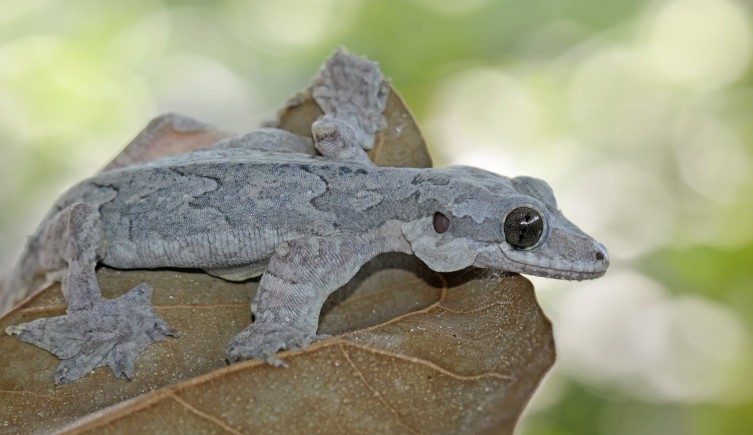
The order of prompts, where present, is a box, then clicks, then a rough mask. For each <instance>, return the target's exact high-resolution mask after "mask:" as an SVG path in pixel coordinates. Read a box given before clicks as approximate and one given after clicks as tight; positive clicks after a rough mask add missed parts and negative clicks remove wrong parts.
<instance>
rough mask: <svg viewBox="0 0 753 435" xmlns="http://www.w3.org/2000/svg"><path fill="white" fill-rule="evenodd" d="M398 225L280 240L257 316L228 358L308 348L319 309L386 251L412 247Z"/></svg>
mask: <svg viewBox="0 0 753 435" xmlns="http://www.w3.org/2000/svg"><path fill="white" fill-rule="evenodd" d="M399 234H400V233H399V227H398V226H397V225H396V224H395V223H387V224H385V225H384V226H383V227H382V228H380V229H378V230H376V231H373V232H371V233H368V234H365V235H363V236H361V237H356V236H352V235H351V236H349V237H332V238H325V237H307V238H302V239H296V240H293V241H290V242H286V243H283V244H281V245H279V246H278V247H277V249H276V252H275V254H274V255H273V256H272V258H271V259H270V262H269V265H268V266H267V270H266V272H264V275H263V276H262V279H261V282H260V284H259V289H258V291H257V293H256V298H255V299H254V301H253V303H252V304H251V311H252V312H253V313H254V315H255V321H254V323H252V324H251V325H250V326H248V327H247V328H246V329H244V330H243V331H241V332H240V333H239V334H238V335H237V336H235V338H233V340H232V341H231V342H230V344H229V345H228V347H227V349H226V355H227V358H228V361H230V362H235V361H239V360H244V359H252V358H254V359H260V360H263V361H266V362H268V363H269V364H272V365H275V366H280V365H284V363H283V362H282V361H280V360H278V359H275V358H274V354H275V353H276V352H277V351H279V350H283V349H303V348H305V347H306V346H308V345H309V344H310V343H312V342H314V341H316V340H317V339H320V338H323V337H322V336H319V335H317V333H316V331H317V327H318V324H319V314H320V312H321V309H322V305H323V304H324V301H325V300H326V299H327V297H328V296H329V295H330V294H331V293H332V292H334V291H335V290H337V289H338V288H340V287H341V286H343V285H345V284H346V283H347V282H348V281H349V280H350V279H351V278H352V277H353V276H354V275H355V274H356V272H358V270H359V269H360V268H361V266H362V265H363V264H364V263H366V262H367V261H369V260H370V259H371V258H373V257H375V256H376V255H378V254H380V253H382V252H410V247H409V245H408V244H407V242H406V241H405V240H404V239H402V237H401V236H399Z"/></svg>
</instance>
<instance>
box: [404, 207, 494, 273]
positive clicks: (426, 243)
mask: <svg viewBox="0 0 753 435" xmlns="http://www.w3.org/2000/svg"><path fill="white" fill-rule="evenodd" d="M437 214H441V213H437ZM435 216H436V215H434V216H427V217H425V218H422V219H417V220H415V221H410V222H405V223H403V224H402V225H401V229H402V231H403V235H404V236H405V238H406V240H408V242H410V245H411V249H413V252H414V253H415V254H416V256H417V257H418V258H420V259H421V261H423V262H424V263H426V265H427V266H429V268H431V270H434V271H436V272H454V271H456V270H460V269H464V268H466V267H468V266H471V265H472V264H473V263H474V262H475V261H476V256H477V255H478V252H479V251H480V246H478V245H479V244H478V242H475V241H473V240H470V239H466V238H464V237H459V238H455V237H452V235H451V233H449V232H446V231H447V229H448V228H449V224H450V221H449V219H447V217H446V216H444V215H441V216H442V217H444V219H447V222H446V225H447V227H446V228H443V227H442V226H441V225H442V224H443V222H442V219H441V218H439V221H440V222H439V229H437V224H436V223H435V221H436V220H437V218H436V217H435ZM440 229H444V231H443V232H442V233H440V232H439V230H440Z"/></svg>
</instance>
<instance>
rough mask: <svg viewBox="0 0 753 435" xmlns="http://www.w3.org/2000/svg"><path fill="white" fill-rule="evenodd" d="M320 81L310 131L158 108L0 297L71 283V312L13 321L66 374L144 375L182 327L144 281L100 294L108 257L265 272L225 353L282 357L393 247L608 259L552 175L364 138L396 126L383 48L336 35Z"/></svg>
mask: <svg viewBox="0 0 753 435" xmlns="http://www.w3.org/2000/svg"><path fill="white" fill-rule="evenodd" d="M310 89H311V93H312V95H313V97H314V99H315V100H316V102H317V103H318V104H319V106H320V107H321V108H322V111H323V115H322V116H321V117H320V118H318V119H317V120H316V121H315V122H314V123H313V124H312V126H311V137H304V136H298V135H295V134H293V133H289V132H287V131H284V130H281V129H277V128H269V127H268V128H260V129H256V130H252V131H251V132H250V133H247V134H245V135H240V136H230V135H227V134H224V133H218V132H217V131H215V130H211V129H207V128H206V126H205V125H203V124H201V123H200V122H198V121H195V120H192V119H191V118H188V117H184V116H181V115H174V114H172V115H166V116H163V117H159V118H157V119H155V120H154V121H153V122H152V123H150V125H149V126H148V127H147V128H146V129H145V130H144V131H143V132H142V133H141V134H140V135H139V136H137V138H136V139H135V140H134V141H133V142H132V143H131V144H129V145H128V146H127V147H126V149H125V150H124V151H123V153H122V154H121V156H120V157H118V158H116V159H115V160H114V161H113V163H112V164H111V165H109V166H108V167H106V168H105V169H104V170H103V171H102V172H100V173H99V174H97V175H95V176H93V177H91V178H89V179H87V180H85V181H83V182H81V183H79V184H77V185H76V186H74V187H72V188H71V189H70V190H69V191H68V192H66V193H65V194H63V196H62V197H61V198H60V199H59V200H58V201H57V202H56V203H55V204H54V206H53V207H52V209H51V210H50V212H49V213H48V214H47V215H46V216H45V217H44V219H43V221H42V223H41V224H40V226H39V228H38V229H37V231H36V232H35V233H34V235H32V236H31V237H30V239H29V241H28V243H27V245H26V247H25V250H24V252H23V253H22V255H21V257H20V259H19V261H18V264H17V267H16V268H15V269H14V272H13V275H11V277H10V279H9V280H8V283H9V284H8V287H7V288H6V289H5V290H4V291H3V294H1V295H0V311H2V310H3V309H4V308H5V309H7V306H8V305H9V303H10V302H9V301H10V300H11V299H12V297H11V296H13V295H15V296H19V295H20V296H26V295H28V294H31V293H32V292H33V290H32V289H34V288H35V287H38V285H39V283H40V282H42V281H46V280H57V281H61V283H62V292H63V296H64V298H65V301H66V304H67V308H66V314H65V315H63V316H58V317H52V318H40V319H36V320H34V321H31V322H27V323H23V324H20V325H14V326H10V327H8V328H7V330H6V333H7V334H10V335H13V336H15V337H17V338H18V339H20V340H22V341H24V342H27V343H30V344H32V345H36V346H38V347H40V348H43V349H45V350H47V351H49V352H51V353H53V354H54V355H56V356H57V357H58V358H59V359H60V360H61V362H60V364H59V366H58V368H57V369H56V371H55V374H54V382H55V383H56V384H63V383H68V382H72V381H74V380H76V379H79V378H81V377H83V376H84V375H85V374H87V373H89V372H90V371H92V370H93V369H95V368H97V367H103V366H109V367H110V368H111V370H112V371H113V373H114V374H115V376H116V377H118V378H121V379H132V378H133V377H134V374H135V362H136V360H137V358H138V356H139V355H140V354H141V353H142V352H143V351H144V350H145V349H146V348H147V347H148V346H150V345H151V344H152V343H154V342H158V341H162V340H165V339H167V337H170V336H172V337H175V336H177V335H178V333H177V331H175V330H174V329H172V328H171V327H170V326H169V325H168V324H167V323H166V322H165V321H164V320H163V319H162V318H161V317H160V316H159V315H158V314H157V312H156V311H155V309H154V307H153V306H152V305H151V294H152V289H151V287H150V286H149V285H148V284H146V283H143V284H140V285H138V286H136V287H135V288H133V289H132V290H130V291H129V292H127V293H125V294H124V295H122V296H120V297H117V298H114V299H105V298H103V296H102V294H101V291H100V288H99V284H98V282H97V277H96V274H95V269H96V267H97V265H99V264H102V265H107V266H110V267H113V268H118V269H135V268H139V269H143V268H146V269H150V268H163V267H170V268H191V269H201V270H204V271H206V272H207V273H209V274H211V275H214V276H218V277H221V278H224V279H226V280H230V281H243V280H247V279H250V278H254V277H259V276H261V279H260V281H259V288H258V291H257V294H256V296H255V298H254V300H253V301H252V303H251V310H252V313H253V316H254V320H253V322H252V323H250V325H249V326H248V327H246V328H245V329H243V330H242V331H241V332H239V333H238V334H237V335H236V336H235V338H233V339H232V340H231V342H230V343H229V344H228V346H227V348H226V351H225V354H226V358H227V360H228V361H229V362H236V361H240V360H246V359H259V360H262V361H266V362H268V363H270V364H272V365H277V366H280V365H284V363H283V362H282V361H280V360H279V359H277V358H276V357H275V354H276V353H277V352H278V351H281V350H283V349H303V348H305V347H306V346H308V345H309V344H310V343H312V342H314V341H316V340H319V339H322V338H325V337H323V336H321V335H318V334H317V327H318V319H319V315H320V311H321V309H322V306H323V304H324V302H325V299H326V298H327V297H328V296H329V295H330V294H331V293H332V292H334V291H335V290H337V289H338V288H340V287H341V286H343V285H345V284H346V283H347V282H348V281H349V280H350V279H351V278H352V277H353V276H354V275H355V274H356V272H358V270H359V269H360V268H361V266H362V265H364V264H365V263H366V262H368V261H369V260H371V259H372V258H374V257H375V256H377V255H379V254H382V253H387V252H400V253H406V254H412V255H416V256H417V257H418V258H419V259H420V260H422V261H423V262H424V263H425V264H426V265H427V266H428V267H429V268H431V269H432V270H434V271H437V272H451V271H456V270H460V269H464V268H467V267H471V266H472V267H478V268H487V269H493V270H498V271H505V272H511V273H524V274H531V275H537V276H543V277H549V278H558V279H567V280H584V279H593V278H597V277H600V276H602V275H603V274H604V273H605V272H606V270H607V267H608V265H609V256H608V253H607V249H606V247H605V246H604V245H603V244H601V243H599V242H598V241H596V240H594V239H593V238H592V237H590V236H588V235H587V234H586V233H584V232H583V231H581V230H580V229H579V228H578V227H577V226H575V225H574V224H573V223H571V222H570V221H569V220H568V219H567V218H565V216H564V215H563V214H562V212H561V211H560V210H559V208H558V206H557V201H556V199H555V197H554V194H553V192H552V189H551V188H550V187H549V185H548V184H547V183H546V182H545V181H543V180H540V179H538V178H533V177H527V176H518V177H512V178H511V177H506V176H502V175H497V174H495V173H492V172H488V171H485V170H482V169H478V168H473V167H467V166H454V167H453V166H451V167H447V168H398V167H378V166H376V165H374V164H373V163H372V162H371V160H369V157H368V155H367V154H366V150H368V149H369V148H370V147H372V146H373V145H374V137H375V134H376V133H377V132H378V131H379V130H380V129H383V128H384V127H385V125H386V123H385V120H384V117H383V115H382V112H383V111H384V108H385V104H386V98H387V94H388V93H389V90H390V89H389V85H388V81H387V80H386V79H384V77H383V76H382V74H381V71H380V70H379V68H378V66H377V65H376V63H374V62H371V61H368V60H366V59H363V58H359V57H357V56H354V55H351V54H350V53H348V52H347V51H346V50H344V49H340V50H338V51H337V52H336V53H335V54H334V55H333V56H332V57H330V58H329V59H328V60H327V61H326V62H325V64H324V65H323V67H322V68H321V70H320V72H319V74H318V75H317V76H316V77H315V78H314V80H313V81H312V83H311V85H310ZM166 126H168V127H170V128H172V131H174V132H176V131H177V132H178V133H181V132H183V133H196V135H195V137H199V140H196V141H195V142H196V143H195V144H193V145H191V147H195V148H198V149H195V150H191V151H189V152H185V153H177V154H173V153H171V151H170V150H167V151H165V150H160V149H159V148H160V147H162V148H169V144H168V146H166V145H165V141H164V140H162V141H161V138H160V132H161V131H164V129H165V127H166ZM160 153H162V154H167V155H166V156H164V157H158V158H154V157H155V156H158V155H160ZM3 304H5V307H3Z"/></svg>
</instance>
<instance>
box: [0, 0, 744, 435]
mask: <svg viewBox="0 0 753 435" xmlns="http://www.w3.org/2000/svg"><path fill="white" fill-rule="evenodd" d="M752 18H753V10H752V9H751V7H750V6H749V5H748V4H746V3H743V2H735V1H727V0H657V1H643V0H636V1H618V2H610V1H597V0H529V1H525V2H523V1H510V0H506V1H493V0H465V1H459V0H458V1H454V0H438V1H432V0H406V1H402V2H398V1H381V2H380V1H365V0H360V1H359V0H309V1H293V0H274V1H261V0H258V1H241V0H225V1H217V2H202V1H199V0H195V1H182V2H181V1H163V2H159V1H150V2H99V1H86V0H83V1H76V2H65V1H62V0H26V1H23V2H21V1H2V2H0V210H1V212H0V267H2V268H3V269H7V268H9V267H10V266H11V265H12V263H13V261H14V260H15V256H16V255H18V253H19V251H20V248H21V246H22V244H23V242H24V239H25V236H26V235H27V234H29V233H31V232H32V231H33V229H34V226H35V224H36V223H37V222H38V221H39V219H40V218H41V216H42V214H43V213H44V212H45V211H46V209H47V207H49V206H50V204H51V203H52V201H53V200H54V198H55V197H56V196H57V195H58V194H59V193H61V192H62V191H63V190H64V189H66V188H67V187H68V186H70V185H71V184H73V183H74V182H75V181H77V180H80V179H81V178H83V177H85V176H88V175H90V174H93V173H94V172H96V171H97V170H98V169H99V168H101V167H102V166H103V165H104V164H105V163H106V162H107V161H108V160H109V159H110V158H112V157H113V156H114V155H115V154H116V153H117V152H118V151H119V149H120V148H121V147H122V146H123V145H124V144H125V143H126V142H127V141H128V140H130V138H131V137H132V136H134V135H135V134H136V133H137V132H138V131H139V130H140V129H141V128H142V127H143V126H144V125H145V124H146V123H147V122H148V121H149V119H151V118H152V117H153V116H155V115H157V114H159V113H162V112H166V111H177V112H181V113H185V114H188V115H192V116H194V117H197V118H199V119H203V120H205V121H208V122H211V123H213V124H216V125H218V126H221V127H223V128H226V129H230V130H236V131H238V132H244V131H247V130H250V129H251V128H253V127H255V126H256V125H258V124H259V122H261V121H263V120H266V119H269V118H271V117H272V116H273V115H274V113H275V109H276V108H277V107H278V106H279V105H280V103H281V102H282V101H283V100H285V99H286V98H287V97H288V96H290V95H291V94H292V93H293V92H294V91H297V90H299V89H301V88H303V87H304V86H305V85H306V84H307V82H308V80H309V78H310V77H311V76H312V75H313V74H314V73H315V71H316V70H317V68H318V66H319V64H320V63H321V62H322V60H323V59H324V58H325V57H326V56H328V55H329V54H330V53H331V52H332V51H333V50H334V48H336V47H337V46H339V45H341V44H342V45H345V46H347V47H349V48H350V49H351V50H352V51H354V52H356V53H359V54H362V55H366V56H368V57H369V58H371V59H375V60H378V61H379V63H380V65H381V67H382V69H383V70H384V71H385V73H386V74H387V75H388V76H391V77H392V80H393V83H394V85H395V86H396V88H397V89H399V90H400V92H401V93H402V94H403V96H404V97H405V99H406V100H407V102H408V104H409V106H410V107H411V108H412V109H413V110H414V113H415V114H416V116H417V118H418V119H419V122H420V124H421V125H422V127H423V130H424V133H425V136H426V138H427V140H428V142H429V145H430V147H431V151H432V154H433V156H434V159H435V163H436V165H438V166H444V165H448V164H457V163H462V164H472V165H476V166H480V167H484V168H487V169H490V170H494V171H497V172H500V173H503V174H506V175H519V174H527V175H534V176H538V177H541V178H544V179H546V180H548V181H549V182H550V184H552V187H553V188H554V191H555V192H556V194H557V197H558V200H559V202H560V206H561V207H562V209H563V211H564V213H565V214H566V215H568V216H569V217H570V218H571V219H572V220H573V221H574V222H576V223H577V224H578V225H579V226H581V227H582V228H583V229H584V230H586V231H587V232H589V233H590V234H592V235H594V236H595V237H596V238H598V239H599V240H601V241H602V242H604V243H605V244H606V245H607V246H608V247H609V249H610V254H611V258H612V266H611V268H610V270H609V273H608V274H607V276H606V277H604V278H602V279H600V280H596V281H593V282H586V283H573V282H560V281H551V280H544V279H535V280H534V281H535V284H536V286H537V288H538V294H539V297H540V300H541V303H542V305H543V307H544V310H545V311H546V313H547V315H548V316H549V317H550V318H551V319H552V321H553V323H554V327H555V335H556V339H557V345H558V350H559V357H558V362H557V364H556V366H555V368H554V369H553V371H552V372H551V373H550V375H549V376H548V377H547V378H546V380H545V381H544V383H543V384H542V387H541V389H540V390H539V391H538V392H537V394H536V396H535V397H534V399H533V400H532V402H531V403H530V405H529V407H528V409H527V411H526V416H525V418H524V420H523V423H522V424H521V426H520V427H519V430H518V433H520V434H529V435H534V434H557V435H560V434H563V435H564V434H602V433H603V434H719V433H728V434H738V433H740V434H742V433H751V432H750V431H751V430H753V429H751V428H753V382H752V381H753V369H751V367H752V366H753V350H752V349H751V339H752V333H753V319H752V318H751V314H753V271H751V268H752V267H753V175H752V174H751V167H752V165H753V122H751V121H752V120H753V119H752V116H753V87H751V85H752V84H753V69H751V54H752V49H753V47H752V44H753V30H752V27H751V26H752V25H753V21H752Z"/></svg>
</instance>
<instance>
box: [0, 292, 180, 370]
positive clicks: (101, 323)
mask: <svg viewBox="0 0 753 435" xmlns="http://www.w3.org/2000/svg"><path fill="white" fill-rule="evenodd" d="M150 295H151V288H149V287H148V286H143V285H142V286H138V287H136V288H134V289H133V290H131V291H130V292H128V293H126V294H124V295H122V296H120V297H118V298H115V299H108V300H100V301H97V302H96V303H94V304H92V305H90V306H88V307H86V308H84V309H79V310H69V311H68V313H67V314H66V315H64V316H58V317H52V318H42V319H36V320H34V321H31V322H28V323H23V324H21V325H18V326H13V327H9V328H8V330H7V331H6V332H8V333H10V334H11V335H14V336H15V337H16V338H18V339H19V340H21V341H24V342H26V343H29V344H33V345H35V346H38V347H41V348H42V349H45V350H47V351H49V352H51V353H53V354H54V355H56V356H57V357H58V358H60V359H61V362H60V365H59V366H58V368H57V370H56V371H55V376H54V379H55V383H56V384H65V383H68V382H72V381H75V380H76V379H79V378H81V377H83V376H85V375H86V374H87V373H89V372H91V371H92V370H94V369H96V368H97V367H104V366H109V367H110V368H111V369H112V372H113V374H115V376H116V377H118V378H120V379H133V377H134V374H135V371H136V369H135V362H136V359H138V357H139V355H141V353H143V351H144V350H146V348H147V347H149V346H150V345H151V344H152V343H154V342H157V341H162V340H165V339H166V338H167V336H176V335H177V332H176V331H175V330H173V329H172V328H170V326H168V324H167V323H166V322H165V321H164V320H163V319H161V318H160V317H159V315H158V314H157V313H156V312H155V310H154V307H152V306H151V302H150V300H149V298H148V296H150Z"/></svg>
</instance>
